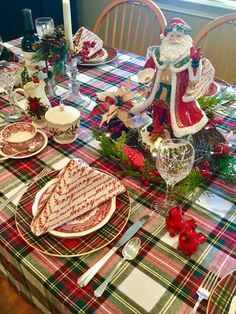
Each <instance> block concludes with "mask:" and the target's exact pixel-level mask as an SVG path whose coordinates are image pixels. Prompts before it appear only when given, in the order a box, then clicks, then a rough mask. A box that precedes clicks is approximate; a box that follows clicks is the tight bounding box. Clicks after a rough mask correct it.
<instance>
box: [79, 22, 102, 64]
mask: <svg viewBox="0 0 236 314" xmlns="http://www.w3.org/2000/svg"><path fill="white" fill-rule="evenodd" d="M85 42H89V43H90V44H91V43H92V42H94V45H93V47H90V46H89V45H88V47H86V49H88V55H87V57H88V58H91V57H93V56H94V55H95V53H97V52H98V51H100V50H101V49H102V47H103V41H102V39H101V38H99V37H98V36H97V35H96V34H94V33H93V32H91V31H90V30H88V29H87V28H85V27H80V28H79V29H78V31H77V32H76V33H75V35H74V37H73V44H74V48H75V49H76V51H77V52H81V51H82V50H83V49H84V43H85Z"/></svg>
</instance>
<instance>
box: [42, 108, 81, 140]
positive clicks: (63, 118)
mask: <svg viewBox="0 0 236 314" xmlns="http://www.w3.org/2000/svg"><path fill="white" fill-rule="evenodd" d="M45 119H46V120H47V126H48V130H49V132H51V133H52V134H53V139H54V141H55V142H57V143H59V144H69V143H72V142H74V141H75V140H76V138H77V133H78V131H79V128H80V111H79V110H78V109H76V108H74V107H71V106H65V105H64V104H60V105H59V106H57V107H53V108H50V109H49V110H48V111H47V112H46V114H45Z"/></svg>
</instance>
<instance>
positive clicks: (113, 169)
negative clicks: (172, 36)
mask: <svg viewBox="0 0 236 314" xmlns="http://www.w3.org/2000/svg"><path fill="white" fill-rule="evenodd" d="M19 43H20V41H19V40H15V41H12V42H10V43H8V45H7V47H8V48H13V51H14V52H15V53H17V54H19V53H20V49H19ZM123 56H125V59H123V60H122V57H123ZM128 57H130V58H128ZM143 65H144V59H143V58H141V57H138V56H136V55H134V54H131V53H127V52H124V51H119V55H118V59H116V60H114V61H112V62H111V63H108V64H104V65H101V66H97V67H81V68H80V73H81V75H80V76H79V78H80V80H81V82H82V84H81V92H82V93H83V94H86V95H87V96H89V97H94V96H95V94H96V92H101V91H105V90H107V89H109V88H112V87H113V86H117V84H119V83H122V82H125V81H126V80H127V78H128V76H131V80H132V78H133V77H134V76H135V74H136V73H137V72H138V71H139V70H140V69H142V67H143ZM66 85H67V81H66V80H65V81H61V82H60V83H59V86H60V87H66ZM57 101H58V100H57V99H54V100H52V103H56V102H57ZM70 105H73V104H72V103H71V104H70ZM7 109H8V107H7V98H6V96H5V95H4V94H1V97H0V126H1V123H2V122H4V115H5V114H6V112H7ZM230 110H231V111H230V112H232V110H233V107H232V108H231V109H230ZM88 112H89V111H88V110H87V109H85V110H84V111H83V112H82V117H81V130H80V133H79V136H78V138H77V140H76V141H75V142H73V143H72V144H67V145H60V144H58V143H55V142H54V141H53V139H52V138H51V137H49V139H48V145H47V147H46V148H45V149H44V150H43V151H41V152H40V153H39V154H37V155H35V156H32V157H31V158H27V159H8V160H5V161H2V162H1V165H0V178H1V181H0V191H1V194H0V201H1V202H2V201H4V200H5V199H6V198H8V197H9V196H10V195H11V194H12V193H13V192H14V189H17V188H18V186H19V185H22V184H25V183H26V182H27V180H29V179H30V178H32V177H34V176H35V175H36V174H37V173H39V172H40V171H41V170H42V169H43V168H44V166H45V165H50V166H52V167H53V168H55V169H59V167H60V166H61V167H62V166H63V164H65V162H66V160H68V159H69V158H77V157H78V158H82V159H83V160H85V161H86V162H88V163H89V164H90V165H91V166H94V167H97V168H98V169H101V170H104V171H107V172H110V173H112V174H115V175H116V176H117V177H118V178H119V179H120V180H121V181H122V182H123V184H124V185H125V186H126V187H127V190H128V193H129V197H130V205H131V209H130V215H129V217H128V221H127V223H126V225H125V227H124V229H123V230H122V232H121V234H123V233H124V232H125V230H127V228H128V227H130V226H131V225H132V224H133V223H134V222H135V221H137V220H138V219H140V218H141V217H142V216H144V215H150V216H151V218H150V219H149V221H148V222H146V223H145V224H144V225H143V227H142V228H141V229H140V230H139V231H138V232H137V234H136V236H139V237H140V238H141V241H142V248H141V251H140V254H139V255H138V256H137V257H136V258H135V259H134V260H133V261H131V262H128V263H125V264H124V265H123V267H122V268H121V271H120V272H119V274H118V275H117V276H116V277H115V279H114V280H113V281H112V283H111V284H110V285H109V286H108V288H107V289H106V291H105V292H104V294H103V296H102V297H100V298H95V297H94V295H93V292H94V290H95V289H96V288H97V287H98V285H99V284H101V283H102V282H103V280H104V278H105V277H106V276H107V275H108V274H109V273H110V271H111V270H112V269H113V268H114V266H115V265H116V263H117V262H118V261H120V259H121V258H122V253H121V249H119V250H118V251H117V252H116V253H115V254H114V255H113V256H112V257H111V258H110V260H109V261H108V262H107V263H106V265H105V266H104V267H103V268H102V269H101V270H100V271H99V272H98V274H97V275H96V276H95V277H94V278H93V279H92V280H91V282H90V283H89V284H88V285H87V286H86V287H85V288H80V287H79V286H78V285H77V279H78V277H79V276H81V275H82V274H83V273H84V272H85V271H86V270H87V269H88V268H89V267H91V266H92V265H93V264H94V263H95V262H96V261H97V260H98V259H100V258H101V257H102V256H103V255H104V254H105V253H106V252H107V251H108V250H109V249H111V248H112V247H113V246H114V243H115V242H116V240H117V239H118V238H119V237H120V235H119V236H117V239H116V240H114V241H112V242H111V243H109V244H108V245H107V246H106V247H104V248H102V249H100V250H97V251H96V252H94V253H91V254H86V255H82V256H74V257H63V256H51V255H48V254H44V253H42V252H40V251H39V250H38V249H35V248H34V247H35V246H36V247H37V245H39V244H40V243H38V242H37V238H35V237H33V236H32V235H29V239H31V241H32V242H31V241H25V240H24V239H23V238H22V237H21V235H20V234H19V232H18V229H17V228H16V220H15V213H16V210H18V209H17V208H16V206H15V204H16V203H17V201H18V200H16V201H15V202H14V203H10V204H9V205H7V206H6V207H5V209H4V210H2V211H1V212H0V235H1V238H0V239H1V240H0V252H1V255H0V261H1V263H0V273H1V276H2V277H3V278H5V279H6V280H7V281H8V282H9V283H10V284H11V285H12V286H13V287H14V288H15V289H16V290H17V291H18V292H19V293H20V294H21V295H22V296H24V297H25V298H26V299H27V300H28V301H29V302H31V303H32V304H34V305H35V306H36V307H37V308H38V309H39V310H40V311H41V312H42V313H56V314H58V313H81V314H82V313H96V314H106V313H115V314H119V313H126V314H127V313H140V314H143V313H154V314H162V313H168V314H176V313H179V314H180V313H181V314H182V313H186V314H187V313H190V312H191V309H192V308H193V307H194V304H195V303H196V301H197V294H196V292H197V289H198V287H199V286H200V284H201V282H202V280H203V278H204V277H205V275H206V273H207V272H208V271H209V270H213V271H217V270H220V278H223V277H224V276H225V275H227V274H228V273H230V272H231V274H230V275H228V276H227V277H226V279H225V280H224V281H223V279H222V281H221V282H223V285H222V286H220V284H221V282H220V283H219V285H218V286H217V289H216V290H215V292H214V293H213V294H212V297H211V298H210V301H209V302H207V301H202V302H201V304H200V306H199V308H198V312H199V313H202V314H203V313H206V311H207V304H209V306H208V313H214V314H215V313H227V312H228V310H229V306H230V301H231V299H232V297H233V296H234V295H235V293H236V292H235V286H236V275H235V272H232V271H233V270H234V269H235V266H236V263H235V257H236V256H235V247H236V224H235V218H236V210H235V205H234V200H235V186H234V185H230V184H228V183H226V182H225V181H224V178H222V177H219V176H214V177H212V178H211V180H209V182H208V183H207V184H208V192H209V193H201V191H200V192H199V197H198V199H196V201H195V202H194V203H188V202H186V208H185V214H184V217H185V219H186V220H187V219H190V218H193V219H195V220H196V222H197V225H198V227H197V231H198V232H203V233H204V234H205V235H206V237H207V241H206V242H205V243H204V244H202V245H201V246H200V247H199V248H198V250H197V252H196V253H195V254H194V255H193V256H192V257H191V258H187V257H185V256H184V255H183V254H182V253H180V252H179V251H178V249H177V245H178V237H174V238H171V237H170V236H169V234H168V232H167V231H166V228H165V221H164V218H163V217H161V216H159V215H158V214H156V213H154V212H152V210H151V204H152V202H153V201H154V200H155V198H156V196H157V195H158V193H159V192H158V187H156V186H154V185H151V186H149V187H144V186H142V185H141V183H140V182H139V181H137V180H135V179H134V178H130V177H127V176H123V175H121V174H120V173H119V170H120V169H119V166H118V165H117V164H115V163H113V162H112V161H111V160H108V159H104V158H101V157H100V156H99V153H98V144H97V143H96V141H95V140H94V139H93V136H92V131H91V130H92V128H93V127H97V126H98V124H99V119H98V118H97V117H94V116H93V117H90V118H89V119H87V118H86V115H87V113H88ZM219 116H220V117H221V118H224V121H225V125H226V127H228V126H229V125H230V126H233V125H235V120H234V117H233V115H232V114H230V115H229V116H224V117H223V116H221V115H220V113H219ZM222 127H223V128H224V126H222ZM233 150H235V146H233ZM49 179H50V178H49V177H48V176H47V177H45V179H43V180H41V181H40V183H38V184H36V185H35V189H36V190H37V189H40V187H41V186H43V185H44V183H45V182H46V181H48V180H49ZM36 190H35V191H34V192H36ZM32 196H33V192H32ZM31 201H32V200H31V198H29V199H28V200H27V201H26V203H27V202H31ZM20 208H21V207H20ZM103 236H104V237H105V238H106V237H108V236H110V234H109V235H106V234H105V233H104V234H103ZM44 238H45V241H47V240H48V241H49V238H47V237H46V236H44ZM29 239H28V240H29ZM26 240H27V239H26ZM50 241H51V242H50V243H49V245H50V246H51V247H52V248H53V249H54V250H56V249H57V247H63V245H65V242H63V241H64V240H63V239H59V238H58V239H56V240H55V239H54V240H52V239H51V240H50ZM28 243H29V244H28ZM32 243H33V244H32ZM35 244H37V245H35ZM70 244H71V247H72V248H73V245H74V242H73V240H71V243H70ZM70 244H68V243H67V246H68V245H70ZM34 245H35V246H34ZM223 263H224V266H223V267H222V269H221V268H220V266H221V265H222V264H223ZM0 305H1V295H0Z"/></svg>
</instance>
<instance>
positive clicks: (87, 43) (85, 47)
mask: <svg viewBox="0 0 236 314" xmlns="http://www.w3.org/2000/svg"><path fill="white" fill-rule="evenodd" d="M95 45H96V41H92V42H90V41H89V40H87V41H84V43H83V46H82V49H81V50H80V52H79V56H80V57H81V60H86V59H89V57H88V55H89V52H90V48H94V47H95Z"/></svg>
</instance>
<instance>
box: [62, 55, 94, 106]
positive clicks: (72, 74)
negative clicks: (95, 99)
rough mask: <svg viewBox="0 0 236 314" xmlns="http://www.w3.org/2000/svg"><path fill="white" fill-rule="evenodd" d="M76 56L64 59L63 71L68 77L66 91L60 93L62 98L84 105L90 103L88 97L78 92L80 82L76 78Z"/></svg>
mask: <svg viewBox="0 0 236 314" xmlns="http://www.w3.org/2000/svg"><path fill="white" fill-rule="evenodd" d="M78 61H79V59H78V58H67V59H66V60H65V72H66V74H67V76H68V78H69V83H68V93H66V94H65V95H62V98H63V99H68V100H72V101H73V102H75V103H76V104H77V105H79V106H81V107H85V106H86V105H88V104H89V103H90V99H89V98H88V97H87V96H84V95H82V94H81V93H80V82H79V80H77V74H78V67H77V66H78Z"/></svg>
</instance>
